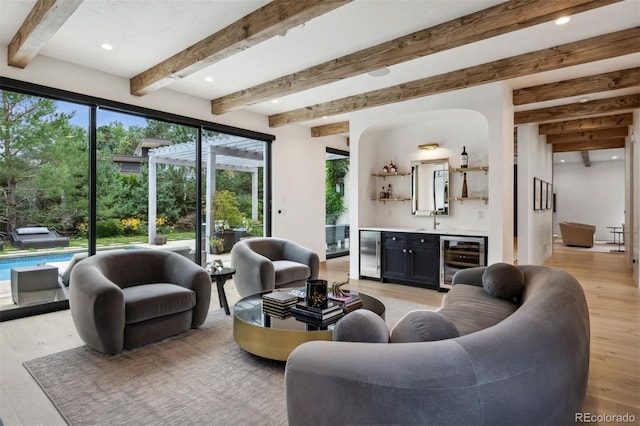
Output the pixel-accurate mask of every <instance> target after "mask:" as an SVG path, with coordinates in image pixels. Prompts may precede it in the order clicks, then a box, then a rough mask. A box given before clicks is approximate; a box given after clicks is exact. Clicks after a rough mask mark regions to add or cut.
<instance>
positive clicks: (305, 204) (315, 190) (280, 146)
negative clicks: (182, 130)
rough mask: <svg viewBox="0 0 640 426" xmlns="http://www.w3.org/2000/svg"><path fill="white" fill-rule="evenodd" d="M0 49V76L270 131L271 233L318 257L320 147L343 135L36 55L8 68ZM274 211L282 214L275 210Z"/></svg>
mask: <svg viewBox="0 0 640 426" xmlns="http://www.w3.org/2000/svg"><path fill="white" fill-rule="evenodd" d="M0 50H1V53H0V74H1V75H2V76H3V77H8V78H13V79H16V80H21V81H26V82H30V83H35V84H40V85H44V86H48V87H53V88H57V89H62V90H67V91H71V92H75V93H81V94H86V95H89V96H95V97H99V98H104V99H110V100H113V101H118V102H123V103H126V104H130V105H138V106H141V107H145V108H150V109H154V110H158V111H164V112H169V113H173V114H178V115H182V116H186V117H193V118H197V119H200V120H206V121H210V122H213V123H219V124H225V125H229V126H235V127H239V128H243V129H249V130H253V131H257V132H262V133H268V134H272V135H275V137H276V140H275V142H274V143H273V160H272V163H273V228H272V233H273V235H274V236H277V237H283V238H289V239H291V240H294V241H296V242H298V243H300V244H302V245H304V246H306V247H309V248H311V249H312V250H314V251H316V252H317V253H318V254H319V256H320V257H321V259H323V260H324V253H325V243H324V240H325V219H324V216H325V214H324V211H325V188H324V175H325V171H324V161H325V147H326V146H327V145H329V146H332V147H336V148H340V149H346V143H345V141H346V138H345V137H342V136H328V137H323V138H311V135H310V130H309V128H308V127H304V126H299V125H293V126H286V127H280V128H270V127H269V124H268V119H267V117H266V116H262V115H258V114H253V113H250V112H245V111H236V112H230V113H227V114H224V115H218V116H216V115H212V114H211V112H210V111H211V105H210V100H209V99H206V98H198V97H194V96H188V95H184V94H180V93H177V92H174V91H172V90H169V89H161V90H158V91H156V92H153V93H150V94H148V95H146V96H142V97H137V96H133V95H131V94H130V93H129V79H127V78H122V77H116V76H113V75H109V74H104V73H101V72H99V71H95V70H91V69H88V68H82V67H78V66H76V65H72V64H69V63H66V62H62V61H56V60H52V59H50V58H47V57H45V56H42V55H39V56H37V57H36V58H35V60H34V61H33V62H32V63H31V64H30V65H29V66H28V67H27V68H25V69H24V70H21V69H19V68H14V67H9V66H8V65H7V56H6V55H7V46H0ZM278 210H281V211H282V213H281V214H278V213H277V211H278Z"/></svg>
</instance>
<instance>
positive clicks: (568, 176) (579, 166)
mask: <svg viewBox="0 0 640 426" xmlns="http://www.w3.org/2000/svg"><path fill="white" fill-rule="evenodd" d="M553 176H554V183H555V190H556V212H557V213H556V214H557V222H558V223H559V222H564V221H566V222H578V223H587V224H589V225H595V227H596V240H600V241H605V240H608V241H611V240H612V239H613V236H612V234H611V233H610V230H609V229H607V226H621V225H622V223H624V210H625V162H624V160H611V161H596V162H592V163H591V166H590V167H585V165H584V163H581V162H579V163H556V164H554V169H553ZM554 232H555V233H557V234H558V235H560V230H559V229H558V228H557V225H556V227H555V229H554Z"/></svg>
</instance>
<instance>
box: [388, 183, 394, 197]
mask: <svg viewBox="0 0 640 426" xmlns="http://www.w3.org/2000/svg"><path fill="white" fill-rule="evenodd" d="M387 198H393V189H391V184H389V186H388V187H387Z"/></svg>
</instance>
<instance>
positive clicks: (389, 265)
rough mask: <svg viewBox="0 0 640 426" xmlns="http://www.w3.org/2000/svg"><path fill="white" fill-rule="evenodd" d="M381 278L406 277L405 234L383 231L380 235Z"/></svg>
mask: <svg viewBox="0 0 640 426" xmlns="http://www.w3.org/2000/svg"><path fill="white" fill-rule="evenodd" d="M382 278H383V279H384V278H388V279H400V280H402V279H406V278H407V237H406V234H401V233H396V232H385V233H384V234H383V235H382Z"/></svg>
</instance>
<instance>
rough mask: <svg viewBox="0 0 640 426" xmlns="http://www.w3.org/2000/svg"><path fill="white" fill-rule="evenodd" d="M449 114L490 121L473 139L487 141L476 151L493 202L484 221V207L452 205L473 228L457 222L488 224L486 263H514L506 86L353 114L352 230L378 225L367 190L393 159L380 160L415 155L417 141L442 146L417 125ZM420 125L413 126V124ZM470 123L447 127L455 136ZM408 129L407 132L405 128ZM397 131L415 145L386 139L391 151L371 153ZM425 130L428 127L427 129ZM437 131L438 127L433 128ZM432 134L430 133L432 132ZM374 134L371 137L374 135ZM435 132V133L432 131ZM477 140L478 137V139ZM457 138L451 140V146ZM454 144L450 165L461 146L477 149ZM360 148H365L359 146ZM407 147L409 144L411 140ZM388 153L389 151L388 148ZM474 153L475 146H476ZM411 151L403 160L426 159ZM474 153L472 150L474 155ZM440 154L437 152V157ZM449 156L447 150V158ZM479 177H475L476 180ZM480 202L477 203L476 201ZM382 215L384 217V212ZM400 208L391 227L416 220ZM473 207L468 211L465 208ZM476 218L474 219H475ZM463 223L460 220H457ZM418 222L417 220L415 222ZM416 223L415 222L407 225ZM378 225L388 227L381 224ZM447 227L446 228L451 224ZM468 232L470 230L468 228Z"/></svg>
mask: <svg viewBox="0 0 640 426" xmlns="http://www.w3.org/2000/svg"><path fill="white" fill-rule="evenodd" d="M449 110H468V111H475V112H477V113H479V114H480V115H482V117H483V118H484V120H485V121H486V133H484V134H483V133H482V132H481V133H480V134H478V135H475V137H474V138H473V140H478V141H479V140H483V139H484V140H485V141H486V142H485V143H486V147H485V148H484V150H482V151H480V150H478V151H477V153H479V154H480V155H482V157H481V158H482V160H485V159H486V160H487V161H488V165H489V177H488V192H489V204H488V206H487V207H486V209H487V210H486V211H487V214H486V215H484V216H483V217H482V218H479V217H478V216H479V215H478V213H477V212H478V211H479V210H478V209H483V207H481V206H480V205H477V204H473V205H472V207H471V208H469V204H468V203H467V202H465V204H463V206H460V205H457V204H456V205H452V207H451V208H452V209H454V208H455V209H456V210H459V209H464V210H459V211H465V212H468V213H464V214H465V215H466V214H468V215H469V217H470V218H471V217H474V219H473V220H471V219H470V220H471V221H470V224H469V225H464V224H461V223H456V224H455V226H463V227H466V226H487V227H488V229H487V231H488V235H489V250H488V262H489V263H495V262H499V261H506V262H512V261H513V106H512V105H511V89H510V88H508V87H507V86H506V85H505V84H503V83H494V84H487V85H483V86H478V87H472V88H468V89H464V90H457V91H454V92H448V93H443V94H440V95H434V96H428V97H424V98H419V99H414V100H411V101H406V102H400V103H394V104H391V105H386V106H382V107H377V108H370V109H366V110H363V111H358V112H354V113H351V115H350V129H351V132H350V138H351V153H352V154H351V172H352V173H353V174H354V178H353V181H354V184H353V185H352V188H353V187H354V186H355V185H357V186H358V190H357V191H353V193H352V195H351V210H352V211H351V227H352V229H353V230H356V229H358V228H359V227H361V226H363V225H366V226H371V225H373V222H374V221H376V216H375V215H377V214H378V213H373V216H372V213H371V212H370V210H371V209H373V208H376V207H374V206H372V202H371V200H370V198H371V195H372V190H371V189H372V188H371V187H370V186H369V185H371V183H370V178H371V176H370V174H371V171H372V170H374V169H377V168H380V167H382V165H383V164H381V163H380V160H383V162H384V161H389V160H390V159H391V158H389V159H387V158H384V159H383V158H382V156H384V155H386V157H389V155H390V154H391V153H393V152H396V151H395V149H394V148H396V147H397V148H398V149H399V150H405V149H406V150H411V149H413V150H415V151H417V143H416V142H417V140H418V139H421V140H420V143H427V142H438V141H434V140H431V139H430V137H429V136H430V135H424V138H423V139H422V138H419V132H420V131H422V130H425V128H422V129H421V128H420V125H419V123H421V122H422V121H424V120H428V119H429V115H430V114H432V113H433V112H437V111H449ZM414 125H415V126H418V127H415V128H412V126H414ZM467 126H468V124H467V122H465V121H464V120H462V121H460V120H459V121H456V122H455V124H454V126H453V127H452V128H450V129H449V132H452V133H456V132H459V131H460V130H459V129H458V128H459V127H463V128H464V127H467ZM403 128H406V129H405V130H401V129H403ZM385 129H386V130H389V131H391V130H393V131H394V132H400V133H398V135H401V136H403V137H407V138H411V142H410V143H411V145H412V146H413V148H411V147H409V146H408V145H407V146H405V145H404V143H403V142H402V141H398V140H387V141H386V144H387V145H388V146H390V147H391V148H390V151H387V152H386V154H385V153H383V154H381V155H380V158H379V157H378V154H377V152H375V151H374V150H371V149H367V148H368V147H369V146H371V144H374V145H376V144H381V143H382V142H380V141H381V140H382V139H381V138H382V136H380V134H381V133H382V130H385ZM426 129H429V127H428V126H427V128H426ZM435 129H437V126H436V127H434V132H435ZM429 130H430V129H429ZM438 131H439V132H440V136H442V137H443V138H444V137H446V134H445V133H444V132H442V131H441V130H438ZM370 133H371V134H370ZM434 134H436V133H434ZM476 138H477V139H476ZM453 142H454V139H451V140H450V143H451V144H453ZM455 142H456V144H455V145H456V146H455V148H454V147H451V146H447V148H446V149H447V150H450V152H449V154H452V158H453V159H452V161H451V162H452V164H453V165H458V164H459V163H458V162H457V161H458V155H459V152H460V151H461V150H462V145H467V151H469V146H473V144H472V143H471V141H469V142H468V143H467V142H466V141H465V143H461V142H462V141H461V140H460V139H457V138H456V139H455ZM361 144H362V146H361ZM407 144H408V142H407ZM385 149H388V148H385ZM474 149H475V148H474ZM415 151H414V153H413V154H412V153H410V152H409V151H403V154H402V155H403V156H404V155H408V156H412V155H416V156H417V155H425V154H418V153H416V152H415ZM472 153H473V151H472ZM438 155H439V154H438ZM444 155H446V154H445V152H444V151H443V156H444ZM398 160H399V161H402V162H403V164H402V166H406V164H407V163H406V161H407V159H406V158H402V159H401V158H400V156H398ZM454 160H455V162H454ZM474 179H475V178H474ZM452 185H453V186H452V188H453V189H455V186H456V185H459V181H458V183H455V182H453V183H452ZM475 203H477V202H475ZM386 208H387V207H384V208H383V212H382V214H381V217H384V216H385V212H384V209H386ZM392 208H393V209H396V210H398V211H397V212H396V211H391V219H392V221H393V222H392V223H406V222H408V221H412V220H414V219H412V218H411V214H410V212H409V211H408V209H409V207H408V206H407V207H406V209H407V214H406V215H405V214H404V213H402V212H401V211H402V209H403V207H402V206H395V207H392ZM467 208H469V209H468V210H466V209H467ZM386 215H387V216H389V210H387V211H386ZM474 215H475V216H474ZM459 219H460V222H462V220H461V219H462V218H459ZM415 220H419V219H415ZM408 223H413V222H408ZM378 225H384V223H382V224H378ZM452 225H453V224H451V223H448V224H447V225H445V226H452ZM467 229H468V228H467ZM351 252H352V253H357V252H358V242H357V240H356V239H355V238H352V241H351ZM358 268H359V265H358V259H357V256H354V255H352V256H351V271H350V273H351V276H352V277H357V275H358Z"/></svg>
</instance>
